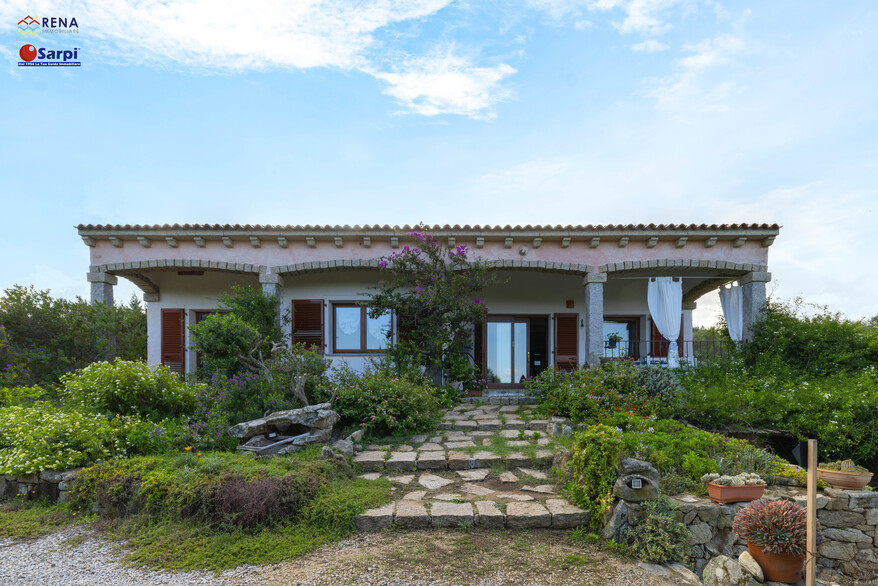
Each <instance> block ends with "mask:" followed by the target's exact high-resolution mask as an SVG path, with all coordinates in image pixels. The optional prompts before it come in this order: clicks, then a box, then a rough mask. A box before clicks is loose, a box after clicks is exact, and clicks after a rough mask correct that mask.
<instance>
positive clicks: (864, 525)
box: [604, 486, 878, 584]
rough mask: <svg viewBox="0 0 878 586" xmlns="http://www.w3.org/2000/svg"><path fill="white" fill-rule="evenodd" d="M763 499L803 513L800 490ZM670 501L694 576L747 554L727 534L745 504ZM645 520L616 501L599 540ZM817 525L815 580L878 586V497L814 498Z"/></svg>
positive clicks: (774, 490) (635, 506) (776, 491)
mask: <svg viewBox="0 0 878 586" xmlns="http://www.w3.org/2000/svg"><path fill="white" fill-rule="evenodd" d="M763 498H765V499H769V500H775V499H781V498H787V499H791V500H794V501H795V502H796V503H798V504H799V505H801V506H803V507H804V506H805V504H806V500H807V499H806V492H805V490H804V489H802V488H792V487H780V486H772V487H769V488H768V489H766V491H765V495H764V496H763ZM674 501H675V503H676V504H677V506H678V507H679V511H678V513H677V515H678V520H680V521H682V522H683V523H685V524H686V526H687V527H688V528H689V530H690V531H691V532H692V537H691V538H690V540H689V543H690V544H691V546H692V554H691V555H692V562H693V563H694V565H695V571H696V573H697V574H698V575H701V573H702V571H703V569H704V567H705V566H706V565H707V562H708V561H710V560H711V559H712V558H714V557H717V556H719V555H726V556H729V557H734V558H737V557H738V556H739V555H740V553H741V552H743V551H744V550H746V549H747V544H746V542H744V541H742V540H740V539H738V538H737V536H736V535H735V534H734V533H733V532H732V521H733V520H734V518H735V515H736V514H737V512H738V511H739V510H741V509H742V508H743V507H745V506H746V505H747V503H730V504H721V503H715V502H713V501H711V500H709V499H708V498H706V497H696V496H692V495H680V496H677V497H674ZM644 517H645V511H644V508H643V505H642V503H636V502H630V501H625V500H620V501H619V502H618V503H617V504H616V506H615V508H614V509H613V511H612V514H609V515H608V516H607V522H606V524H605V526H604V536H605V537H607V538H616V539H617V540H622V539H624V538H623V537H622V535H624V533H625V531H626V529H627V528H628V527H631V526H634V525H637V524H639V523H640V522H641V521H642V520H643V519H644ZM817 519H818V520H819V521H820V523H821V525H822V526H823V534H824V541H823V543H822V544H820V545H819V546H818V547H819V552H820V557H819V558H818V559H817V577H818V578H819V579H821V580H824V581H831V580H839V579H842V580H843V579H844V578H847V579H850V580H860V583H867V584H871V583H878V492H872V491H866V490H835V489H832V488H827V489H825V490H823V491H822V493H818V495H817ZM873 581H875V582H873Z"/></svg>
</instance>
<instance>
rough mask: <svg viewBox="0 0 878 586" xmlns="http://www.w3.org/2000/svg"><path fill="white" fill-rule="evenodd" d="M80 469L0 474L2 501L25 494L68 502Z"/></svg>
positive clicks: (27, 496)
mask: <svg viewBox="0 0 878 586" xmlns="http://www.w3.org/2000/svg"><path fill="white" fill-rule="evenodd" d="M79 470H80V469H79V468H76V469H73V470H59V471H54V470H44V471H43V472H40V473H39V474H30V475H22V476H16V475H11V474H7V475H5V476H4V475H2V474H0V501H3V500H8V499H13V498H15V497H17V496H24V497H26V498H28V499H46V500H49V501H52V502H59V503H66V502H67V501H68V499H69V491H70V490H71V489H72V488H73V485H74V483H75V482H76V476H77V474H78V473H79Z"/></svg>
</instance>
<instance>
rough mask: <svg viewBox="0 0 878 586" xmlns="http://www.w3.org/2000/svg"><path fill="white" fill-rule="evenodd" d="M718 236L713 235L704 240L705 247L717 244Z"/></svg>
mask: <svg viewBox="0 0 878 586" xmlns="http://www.w3.org/2000/svg"><path fill="white" fill-rule="evenodd" d="M716 241H717V237H716V236H711V237H710V238H708V239H707V240H705V241H704V248H713V247H714V246H715V245H716Z"/></svg>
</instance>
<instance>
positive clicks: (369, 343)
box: [366, 313, 390, 350]
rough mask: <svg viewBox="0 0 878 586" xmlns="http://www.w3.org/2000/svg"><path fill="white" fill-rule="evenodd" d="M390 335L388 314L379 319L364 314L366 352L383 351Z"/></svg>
mask: <svg viewBox="0 0 878 586" xmlns="http://www.w3.org/2000/svg"><path fill="white" fill-rule="evenodd" d="M389 333H390V313H385V314H384V315H382V316H379V317H374V318H373V317H368V313H367V314H366V350H383V349H384V348H386V347H387V342H388V341H389V338H388V334H389Z"/></svg>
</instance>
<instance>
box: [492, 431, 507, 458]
mask: <svg viewBox="0 0 878 586" xmlns="http://www.w3.org/2000/svg"><path fill="white" fill-rule="evenodd" d="M490 449H491V451H492V452H494V453H495V454H497V455H498V456H500V457H501V458H504V459H505V458H506V457H507V456H509V454H511V453H512V448H510V447H509V439H508V438H506V437H504V436H502V435H500V434H499V433H498V434H495V435H493V436H491V446H490Z"/></svg>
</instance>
